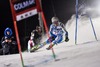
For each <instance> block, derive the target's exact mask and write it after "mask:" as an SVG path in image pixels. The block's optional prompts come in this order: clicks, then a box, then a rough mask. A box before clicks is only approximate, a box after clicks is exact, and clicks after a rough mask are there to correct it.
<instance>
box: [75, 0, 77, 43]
mask: <svg viewBox="0 0 100 67" xmlns="http://www.w3.org/2000/svg"><path fill="white" fill-rule="evenodd" d="M77 23H78V0H76V28H75V44H77Z"/></svg>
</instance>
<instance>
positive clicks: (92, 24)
mask: <svg viewBox="0 0 100 67" xmlns="http://www.w3.org/2000/svg"><path fill="white" fill-rule="evenodd" d="M88 17H89V19H90V23H91V26H92V29H93V33H94V36H95V39H96V40H98V39H97V36H96V32H95V29H94V25H93V22H92V19H91V17H90V16H89V15H88Z"/></svg>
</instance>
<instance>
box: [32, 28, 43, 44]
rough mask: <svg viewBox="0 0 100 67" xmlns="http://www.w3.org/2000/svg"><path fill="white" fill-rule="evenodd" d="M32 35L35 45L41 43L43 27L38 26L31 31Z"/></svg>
mask: <svg viewBox="0 0 100 67" xmlns="http://www.w3.org/2000/svg"><path fill="white" fill-rule="evenodd" d="M31 36H32V37H33V42H34V45H37V44H39V43H40V40H41V38H42V29H41V27H40V26H36V29H35V30H33V31H32V32H31Z"/></svg>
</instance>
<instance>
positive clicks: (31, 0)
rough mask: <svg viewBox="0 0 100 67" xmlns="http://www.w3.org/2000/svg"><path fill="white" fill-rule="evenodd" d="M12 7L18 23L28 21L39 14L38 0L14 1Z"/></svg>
mask: <svg viewBox="0 0 100 67" xmlns="http://www.w3.org/2000/svg"><path fill="white" fill-rule="evenodd" d="M12 5H13V8H14V12H15V15H16V20H17V21H20V20H22V19H26V18H28V17H31V16H33V15H36V14H37V13H38V12H37V9H38V8H37V5H36V0H12Z"/></svg>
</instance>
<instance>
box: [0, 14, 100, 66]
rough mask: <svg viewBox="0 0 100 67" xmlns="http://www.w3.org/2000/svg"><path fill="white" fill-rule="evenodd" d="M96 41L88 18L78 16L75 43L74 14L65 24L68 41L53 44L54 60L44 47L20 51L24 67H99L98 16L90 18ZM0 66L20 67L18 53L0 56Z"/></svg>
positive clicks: (99, 27) (99, 26) (99, 36)
mask: <svg viewBox="0 0 100 67" xmlns="http://www.w3.org/2000/svg"><path fill="white" fill-rule="evenodd" d="M81 18H82V19H81ZM92 21H93V24H94V28H95V32H96V35H97V39H98V41H96V40H95V37H94V34H93V30H92V26H91V24H90V20H89V19H88V18H86V17H80V19H79V20H78V37H77V45H75V40H74V37H75V16H74V15H73V16H72V17H71V19H70V20H69V21H68V23H67V24H66V29H67V30H68V32H69V39H70V41H69V42H63V43H60V44H58V45H57V46H56V45H55V46H54V52H55V54H56V60H57V61H55V60H54V58H53V55H52V51H51V50H46V47H48V45H46V46H45V47H43V48H41V49H39V50H37V51H36V52H33V53H28V52H24V53H22V56H23V61H24V65H25V67H100V18H93V19H92ZM0 67H22V64H21V60H20V55H19V54H14V55H5V56H0Z"/></svg>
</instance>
